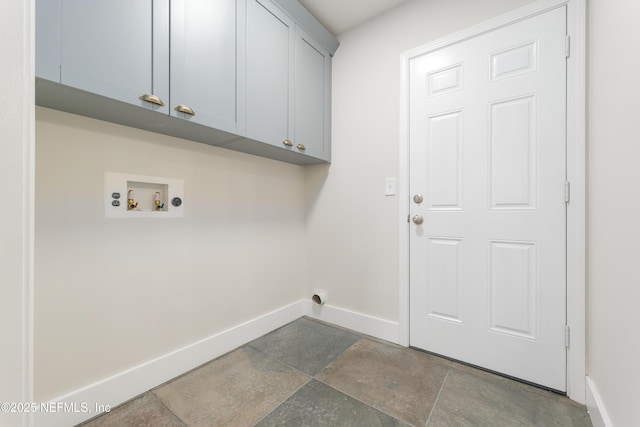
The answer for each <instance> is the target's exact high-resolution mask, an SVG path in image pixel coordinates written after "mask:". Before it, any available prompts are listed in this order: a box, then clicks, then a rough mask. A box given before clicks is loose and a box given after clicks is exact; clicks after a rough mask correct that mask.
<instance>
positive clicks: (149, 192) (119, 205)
mask: <svg viewBox="0 0 640 427" xmlns="http://www.w3.org/2000/svg"><path fill="white" fill-rule="evenodd" d="M175 198H178V199H180V200H182V201H184V181H183V180H181V179H173V178H162V177H156V176H144V175H132V174H125V173H117V172H105V173H104V212H105V217H106V218H178V217H183V216H184V203H181V204H180V205H178V206H175V205H174V204H172V203H171V200H173V199H175Z"/></svg>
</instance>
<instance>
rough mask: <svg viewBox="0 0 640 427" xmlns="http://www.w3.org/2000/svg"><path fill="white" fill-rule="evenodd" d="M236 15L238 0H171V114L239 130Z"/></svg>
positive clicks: (219, 127)
mask: <svg viewBox="0 0 640 427" xmlns="http://www.w3.org/2000/svg"><path fill="white" fill-rule="evenodd" d="M238 3H241V2H238ZM237 16H238V10H237V9H236V0H215V1H212V0H172V1H171V111H170V114H171V115H172V116H176V117H180V118H183V119H186V120H190V121H193V122H195V123H200V124H202V125H205V126H209V127H214V128H217V129H222V130H225V131H229V132H234V133H236V132H237V130H238V129H237V116H238V114H237V110H236V107H237V102H236V99H237V93H236V88H237V86H238V82H237V80H236V77H237V74H238V73H237V67H238V64H237V62H236V40H237V33H238V19H237ZM179 106H183V107H187V108H188V109H185V108H182V107H179ZM176 108H178V109H182V110H183V111H189V109H190V110H192V111H193V113H194V114H193V115H192V114H189V113H185V112H180V111H176Z"/></svg>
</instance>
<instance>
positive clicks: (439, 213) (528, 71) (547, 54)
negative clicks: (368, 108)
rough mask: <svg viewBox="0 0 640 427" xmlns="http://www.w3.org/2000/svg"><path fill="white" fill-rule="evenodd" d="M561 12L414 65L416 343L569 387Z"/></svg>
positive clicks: (413, 295) (412, 242) (413, 283)
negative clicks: (418, 200) (418, 196)
mask: <svg viewBox="0 0 640 427" xmlns="http://www.w3.org/2000/svg"><path fill="white" fill-rule="evenodd" d="M565 34H566V10H565V8H564V7H561V8H557V9H554V10H552V11H549V12H546V13H544V14H541V15H538V16H536V17H533V18H529V19H526V20H523V21H520V22H518V23H516V24H513V25H510V26H508V27H503V28H500V29H497V30H494V31H491V32H487V33H484V34H482V35H479V36H477V37H475V38H472V39H467V40H465V41H462V42H459V43H456V44H453V45H449V46H447V47H445V48H442V49H440V50H437V51H434V52H430V53H427V54H425V55H422V56H418V57H415V58H413V59H412V60H411V61H410V70H409V72H410V94H409V120H410V123H409V139H410V175H411V177H410V191H411V195H412V196H413V195H414V194H423V195H424V202H422V203H419V204H418V203H414V202H413V201H411V215H412V216H413V215H421V216H422V217H423V218H424V222H423V223H422V224H412V225H411V231H410V233H411V235H410V263H411V269H410V281H411V284H410V293H411V303H410V310H411V314H410V323H411V325H410V327H411V329H410V342H411V345H413V346H416V347H419V348H423V349H425V350H428V351H432V352H435V353H439V354H443V355H445V356H448V357H452V358H455V359H459V360H462V361H465V362H468V363H471V364H474V365H478V366H482V367H485V368H488V369H492V370H495V371H499V372H503V373H505V374H508V375H511V376H515V377H518V378H522V379H524V380H527V381H531V382H534V383H537V384H541V385H544V386H547V387H550V388H553V389H557V390H565V389H566V384H565V382H566V381H565V358H566V354H565V346H564V330H565V322H566V320H565V318H566V303H565V292H566V283H565V275H566V274H565V269H566V260H565V238H566V231H565V218H566V212H565V210H566V206H565V201H564V187H565V180H566V141H565V138H566V131H565V122H566V120H565V105H566V101H565V98H566V58H565V52H564V42H565Z"/></svg>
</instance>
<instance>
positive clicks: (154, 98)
mask: <svg viewBox="0 0 640 427" xmlns="http://www.w3.org/2000/svg"><path fill="white" fill-rule="evenodd" d="M139 99H140V100H141V101H146V102H150V103H152V104H156V105H159V106H161V107H162V106H163V105H164V102H162V99H160V98H158V97H157V96H155V95H151V94H150V93H145V94H143V95H140V98H139Z"/></svg>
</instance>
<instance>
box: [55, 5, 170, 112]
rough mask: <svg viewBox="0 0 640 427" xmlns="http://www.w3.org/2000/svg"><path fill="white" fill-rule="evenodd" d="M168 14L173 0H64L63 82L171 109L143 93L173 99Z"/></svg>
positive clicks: (120, 99) (62, 34)
mask: <svg viewBox="0 0 640 427" xmlns="http://www.w3.org/2000/svg"><path fill="white" fill-rule="evenodd" d="M168 12H169V1H168V0H137V1H130V0H62V1H61V4H60V61H61V73H60V76H61V78H60V82H61V83H62V84H64V85H68V86H72V87H75V88H78V89H82V90H85V91H88V92H92V93H95V94H98V95H103V96H106V97H108V98H112V99H116V100H119V101H123V102H127V103H130V104H134V105H140V106H144V107H147V108H153V109H156V110H160V111H163V112H165V113H166V112H167V111H168V107H167V106H165V107H162V106H160V105H157V104H154V103H150V102H145V101H143V100H141V99H140V97H141V96H142V95H145V94H147V95H155V96H156V97H158V98H159V99H160V100H162V101H164V102H165V103H166V102H168V101H169V97H168V95H169V91H168V84H169V82H168V79H167V77H168V75H167V74H168V65H167V64H168V48H169V46H168V24H169V22H168ZM163 80H164V81H163Z"/></svg>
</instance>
